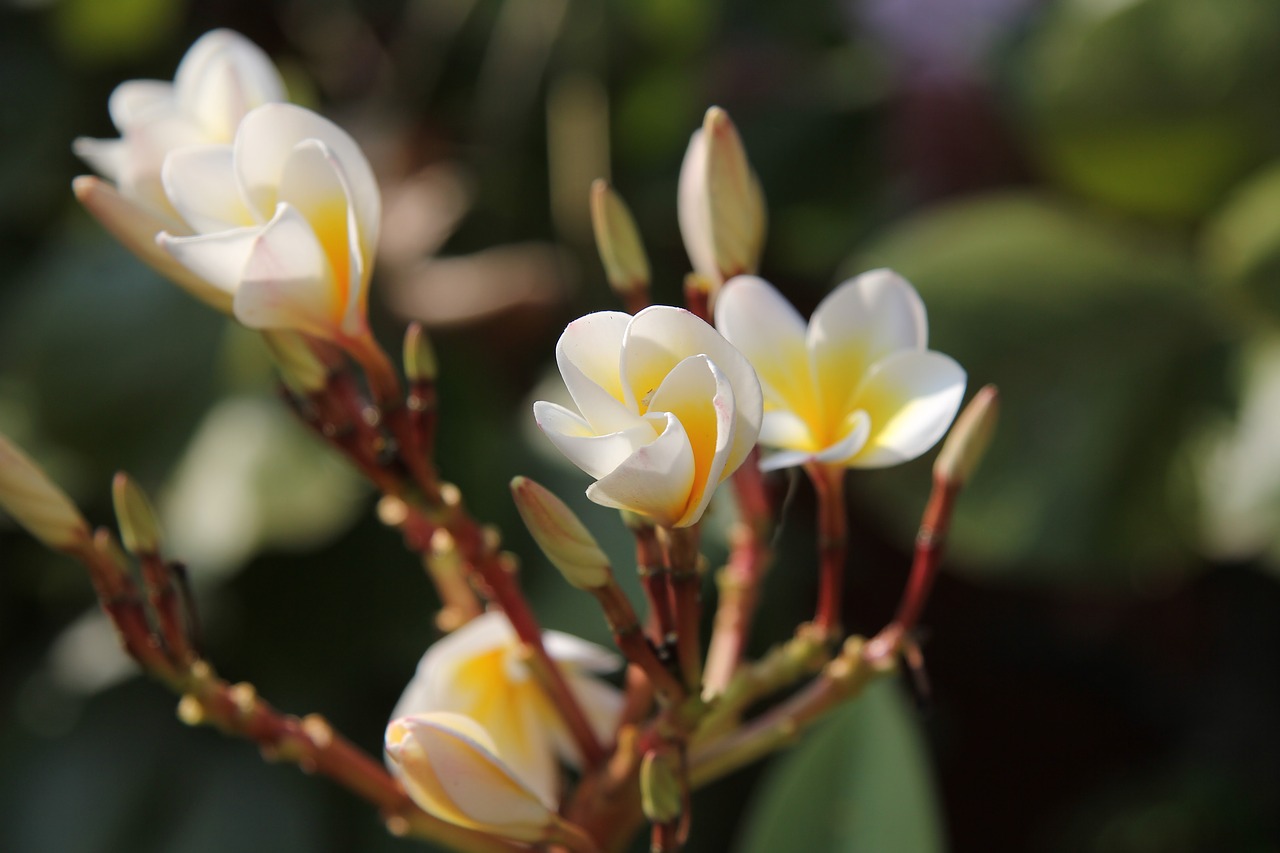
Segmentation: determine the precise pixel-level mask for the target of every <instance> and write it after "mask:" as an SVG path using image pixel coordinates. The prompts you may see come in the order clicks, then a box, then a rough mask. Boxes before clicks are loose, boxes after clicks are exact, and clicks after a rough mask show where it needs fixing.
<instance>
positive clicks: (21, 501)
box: [0, 435, 89, 549]
mask: <svg viewBox="0 0 1280 853" xmlns="http://www.w3.org/2000/svg"><path fill="white" fill-rule="evenodd" d="M0 507H3V508H4V510H5V511H6V512H8V513H9V514H10V515H11V516H13V518H14V520H15V521H17V522H18V524H21V525H22V526H23V527H24V528H26V530H27V532H28V533H30V534H31V535H32V536H34V537H36V538H37V539H39V540H40V541H41V542H43V543H44V544H45V545H48V546H49V547H50V548H55V549H65V548H70V547H72V546H74V545H77V544H80V543H84V542H87V541H88V540H89V524H88V522H86V521H85V520H84V517H83V516H81V515H80V510H78V509H76V506H75V504H73V503H72V502H71V499H70V498H69V497H67V496H66V494H65V493H64V492H63V491H62V490H61V489H59V488H58V487H57V486H55V485H54V484H53V482H52V481H51V480H50V479H49V478H48V476H46V475H45V473H44V471H42V470H41V469H40V468H39V467H38V466H37V465H36V464H35V463H34V462H32V461H31V459H30V458H29V457H28V456H27V455H26V454H25V453H23V452H22V451H21V450H19V449H18V448H17V447H15V446H14V445H13V444H11V443H10V442H9V440H8V439H7V438H5V437H4V436H3V435H0Z"/></svg>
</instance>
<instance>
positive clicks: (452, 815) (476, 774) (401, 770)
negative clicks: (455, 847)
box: [386, 712, 556, 842]
mask: <svg viewBox="0 0 1280 853" xmlns="http://www.w3.org/2000/svg"><path fill="white" fill-rule="evenodd" d="M386 752H387V757H388V759H389V761H390V762H391V764H392V766H393V767H394V768H395V769H396V771H397V773H398V775H399V776H400V778H401V780H402V781H403V782H404V786H405V789H406V790H407V791H408V792H409V795H410V796H411V797H412V798H413V800H414V802H416V803H417V804H418V805H419V806H421V807H422V808H423V809H425V810H426V811H428V812H430V813H431V814H433V815H435V816H436V817H438V818H440V819H442V820H447V821H449V822H451V823H455V824H457V825H459V826H466V827H470V828H472V829H481V830H487V831H490V832H493V833H496V834H499V835H502V836H505V837H507V838H514V839H517V840H521V841H529V842H534V841H538V840H540V839H542V838H543V837H544V836H545V835H546V833H547V831H548V829H549V828H550V827H551V826H552V825H553V824H554V823H555V821H556V817H555V814H554V812H552V811H551V810H550V808H551V807H552V806H553V805H554V804H553V803H547V802H544V801H543V800H542V799H541V798H539V797H538V795H537V794H535V793H534V792H533V791H532V790H530V789H529V788H528V787H527V786H526V785H525V784H524V783H522V782H521V781H520V779H519V778H518V777H517V776H516V775H515V774H514V773H513V772H512V770H511V769H510V768H509V767H508V766H507V765H506V764H505V763H504V762H503V761H502V759H501V758H500V757H499V756H498V754H497V752H496V748H495V747H494V743H493V740H492V738H490V737H489V734H488V732H486V731H485V729H484V728H483V727H482V726H480V725H479V724H478V723H476V722H475V721H474V720H472V719H470V718H468V717H464V716H462V715H460V714H452V713H447V712H437V713H431V714H422V715H419V716H413V717H406V718H402V719H398V720H394V721H392V723H391V725H390V726H388V727H387V736H386Z"/></svg>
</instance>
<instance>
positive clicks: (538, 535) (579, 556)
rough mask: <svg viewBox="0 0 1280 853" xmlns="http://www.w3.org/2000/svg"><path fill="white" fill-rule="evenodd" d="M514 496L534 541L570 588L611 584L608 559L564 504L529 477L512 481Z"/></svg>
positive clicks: (588, 588) (593, 587)
mask: <svg viewBox="0 0 1280 853" xmlns="http://www.w3.org/2000/svg"><path fill="white" fill-rule="evenodd" d="M511 495H512V497H513V498H515V502H516V509H517V510H519V512H520V517H521V518H522V519H524V523H525V526H526V527H527V528H529V533H531V534H532V535H533V539H534V541H535V542H537V543H538V547H539V548H541V549H542V553H544V554H546V555H547V559H548V560H550V561H551V563H552V564H553V565H554V566H555V567H556V568H557V569H559V570H560V574H562V575H564V578H565V580H567V581H568V582H569V583H570V585H572V586H575V587H577V588H578V589H586V590H590V589H597V588H599V587H602V586H604V585H605V584H607V583H609V580H610V572H609V558H608V557H606V556H605V554H604V551H602V550H600V545H599V544H598V543H597V542H596V540H595V537H594V536H592V535H591V532H590V531H589V530H587V528H586V526H585V525H583V523H582V522H581V521H579V520H578V517H577V516H576V515H575V514H574V512H573V510H571V509H569V507H567V506H566V505H565V503H564V501H562V500H560V499H559V498H558V497H556V496H555V495H554V494H552V493H551V492H550V491H548V490H547V489H546V488H544V487H542V486H540V485H538V484H537V483H535V482H534V481H533V480H530V479H529V478H528V477H516V478H515V479H514V480H512V481H511Z"/></svg>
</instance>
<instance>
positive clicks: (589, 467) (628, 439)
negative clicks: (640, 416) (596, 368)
mask: <svg viewBox="0 0 1280 853" xmlns="http://www.w3.org/2000/svg"><path fill="white" fill-rule="evenodd" d="M533 417H534V420H535V421H537V423H538V427H539V429H541V430H542V431H543V433H545V434H546V436H547V438H549V439H551V443H552V444H554V445H555V446H556V449H557V450H559V451H560V452H561V453H563V454H564V455H565V457H566V458H568V460H569V461H570V462H572V463H573V464H574V465H577V466H578V467H579V468H581V469H582V470H583V471H585V472H586V473H588V474H590V475H591V476H592V477H595V478H597V479H598V478H600V477H603V476H605V475H606V474H608V473H609V472H610V471H612V470H614V469H615V468H617V467H618V466H619V465H620V464H622V462H623V461H624V460H626V459H627V457H629V456H630V455H631V454H632V453H635V452H636V450H638V449H639V448H641V447H643V446H644V445H646V444H648V443H650V442H651V441H653V440H654V431H653V427H652V426H651V425H650V424H649V423H648V422H647V421H644V420H641V421H640V422H639V423H638V424H637V425H636V426H634V427H632V428H630V429H626V430H621V431H619V432H614V433H609V434H607V435H596V434H595V432H594V431H593V430H592V429H591V425H590V424H588V423H587V422H586V420H585V419H583V418H582V417H580V416H579V415H576V414H574V413H573V412H571V411H569V410H568V409H566V408H565V407H564V406H560V405H557V404H555V403H548V402H546V401H542V400H540V401H538V402H536V403H534V404H533Z"/></svg>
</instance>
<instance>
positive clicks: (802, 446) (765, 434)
mask: <svg viewBox="0 0 1280 853" xmlns="http://www.w3.org/2000/svg"><path fill="white" fill-rule="evenodd" d="M760 443H761V444H762V445H764V446H765V447H776V448H779V449H783V450H802V451H805V452H808V453H812V452H815V451H816V450H817V449H818V448H817V447H816V446H815V445H814V441H813V432H812V431H811V430H810V429H809V425H808V424H806V423H805V422H804V421H803V420H801V419H800V418H799V417H798V416H797V415H795V414H794V413H792V412H789V411H786V410H775V411H771V412H765V413H764V420H763V421H761V422H760Z"/></svg>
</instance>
